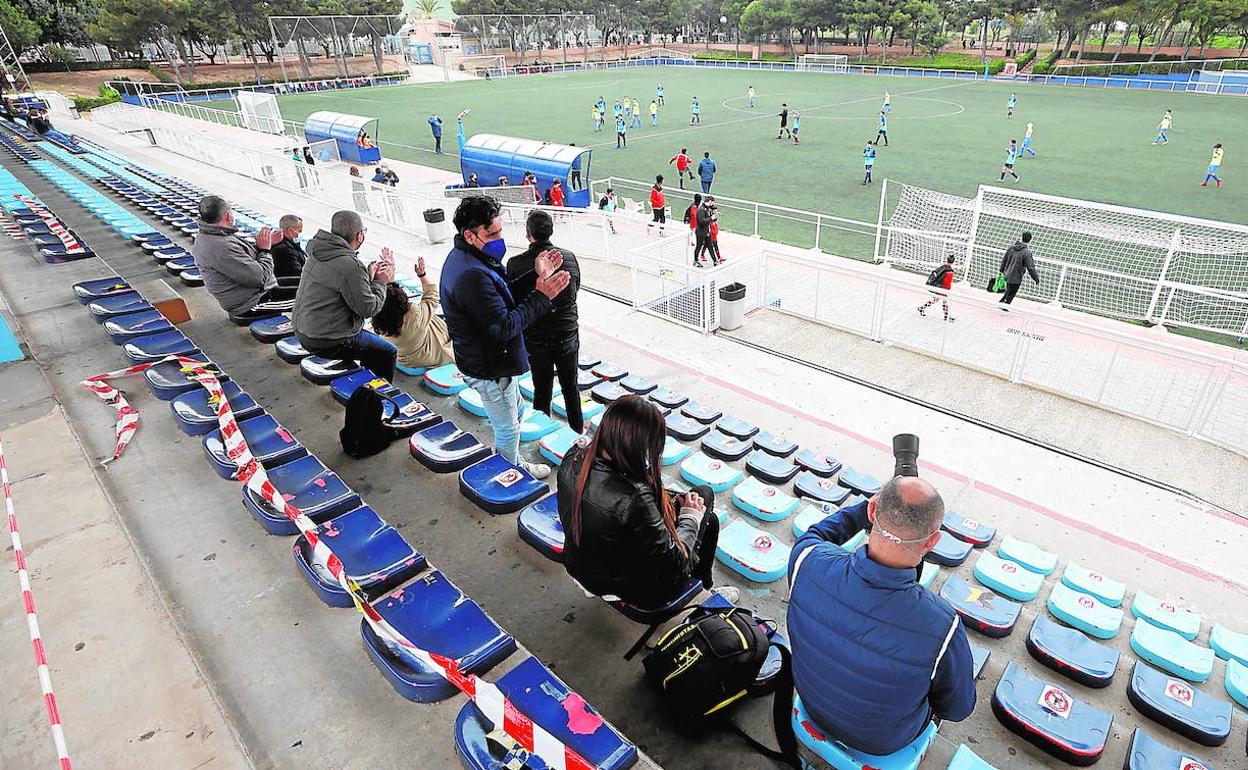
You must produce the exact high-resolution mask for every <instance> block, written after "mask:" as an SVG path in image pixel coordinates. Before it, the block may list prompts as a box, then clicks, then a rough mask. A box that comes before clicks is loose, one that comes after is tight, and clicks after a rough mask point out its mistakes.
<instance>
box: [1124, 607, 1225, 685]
mask: <svg viewBox="0 0 1248 770" xmlns="http://www.w3.org/2000/svg"><path fill="white" fill-rule="evenodd" d="M1131 649H1132V650H1134V651H1135V654H1136V655H1139V656H1140V657H1141V658H1142V659H1144V660H1146V661H1148V662H1149V663H1152V664H1153V665H1154V666H1156V667H1157V668H1160V669H1161V670H1162V671H1168V672H1170V673H1171V674H1174V675H1175V676H1181V677H1183V678H1184V679H1187V680H1190V681H1192V682H1203V681H1205V680H1207V679H1208V678H1209V676H1210V675H1211V674H1212V673H1213V657H1214V655H1213V650H1211V649H1209V648H1208V647H1201V646H1200V645H1198V644H1196V643H1195V642H1189V641H1188V640H1186V639H1184V638H1183V637H1182V636H1180V635H1179V634H1176V633H1175V632H1173V631H1170V630H1168V629H1165V628H1161V627H1160V626H1154V625H1153V624H1152V623H1146V622H1144V621H1136V624H1135V628H1134V629H1132V631H1131Z"/></svg>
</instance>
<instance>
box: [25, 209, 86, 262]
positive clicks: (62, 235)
mask: <svg viewBox="0 0 1248 770" xmlns="http://www.w3.org/2000/svg"><path fill="white" fill-rule="evenodd" d="M15 197H16V198H17V199H18V200H19V201H21V202H22V203H25V204H26V208H28V209H30V210H31V213H33V214H34V215H35V216H37V217H39V218H40V219H42V220H43V221H44V224H46V225H47V226H48V230H50V231H51V232H52V234H53V235H55V236H56V237H57V238H59V239H60V241H61V243H62V244H64V246H65V248H66V249H69V250H71V251H73V250H80V249H82V244H81V243H80V242H79V241H78V239H76V238H74V236H72V235H70V234H69V229H68V228H66V227H65V223H64V222H62V221H61V220H60V219H59V218H58V217H57V216H56V215H55V214H53V213H52V211H51V210H50V209H48V208H47V207H46V206H44V205H43V204H42V203H40V202H39V201H38V200H36V199H35V198H29V197H27V196H25V195H17V196H15Z"/></svg>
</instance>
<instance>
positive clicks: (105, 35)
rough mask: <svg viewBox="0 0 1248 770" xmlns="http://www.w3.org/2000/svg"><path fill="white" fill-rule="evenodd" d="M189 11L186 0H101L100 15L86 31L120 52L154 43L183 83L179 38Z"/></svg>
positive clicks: (136, 49)
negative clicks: (179, 56)
mask: <svg viewBox="0 0 1248 770" xmlns="http://www.w3.org/2000/svg"><path fill="white" fill-rule="evenodd" d="M189 13H190V3H189V2H188V0H103V4H102V6H101V8H100V14H99V17H98V18H96V20H95V21H94V22H92V23H91V24H89V25H88V27H87V30H88V32H89V33H90V34H91V37H92V39H93V40H96V41H97V42H100V43H103V44H104V45H107V46H109V47H110V48H115V49H117V50H120V51H129V52H134V53H141V52H142V50H143V43H153V44H154V45H156V47H157V48H159V49H160V53H161V55H162V56H163V57H164V58H165V59H166V60H167V61H168V62H169V66H170V68H171V69H172V70H173V76H174V78H175V79H176V80H177V81H178V82H179V83H182V82H183V77H182V67H181V64H180V63H179V60H178V54H179V51H178V41H179V40H181V39H182V38H181V35H182V33H183V32H184V31H185V30H186V28H187V23H188V16H189ZM183 53H185V52H183Z"/></svg>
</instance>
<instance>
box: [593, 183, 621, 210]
mask: <svg viewBox="0 0 1248 770" xmlns="http://www.w3.org/2000/svg"><path fill="white" fill-rule="evenodd" d="M598 208H599V210H601V211H605V212H606V213H608V214H610V213H612V212H614V211H615V210H616V209H617V208H619V203H618V202H617V201H616V198H615V188H614V187H608V188H607V192H606V193H605V194H604V195H603V196H602V197H601V198H599V199H598Z"/></svg>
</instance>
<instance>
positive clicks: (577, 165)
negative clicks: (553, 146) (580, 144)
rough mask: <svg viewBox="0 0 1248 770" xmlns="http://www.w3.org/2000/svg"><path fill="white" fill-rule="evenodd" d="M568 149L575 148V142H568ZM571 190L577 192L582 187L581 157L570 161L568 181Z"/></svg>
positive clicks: (578, 156)
mask: <svg viewBox="0 0 1248 770" xmlns="http://www.w3.org/2000/svg"><path fill="white" fill-rule="evenodd" d="M569 146H570V147H575V146H576V142H570V143H569ZM569 181H570V182H571V184H572V189H573V190H579V189H581V187H582V186H583V185H582V183H581V156H580V155H577V156H576V157H575V158H573V159H572V178H571V179H570V180H569Z"/></svg>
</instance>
